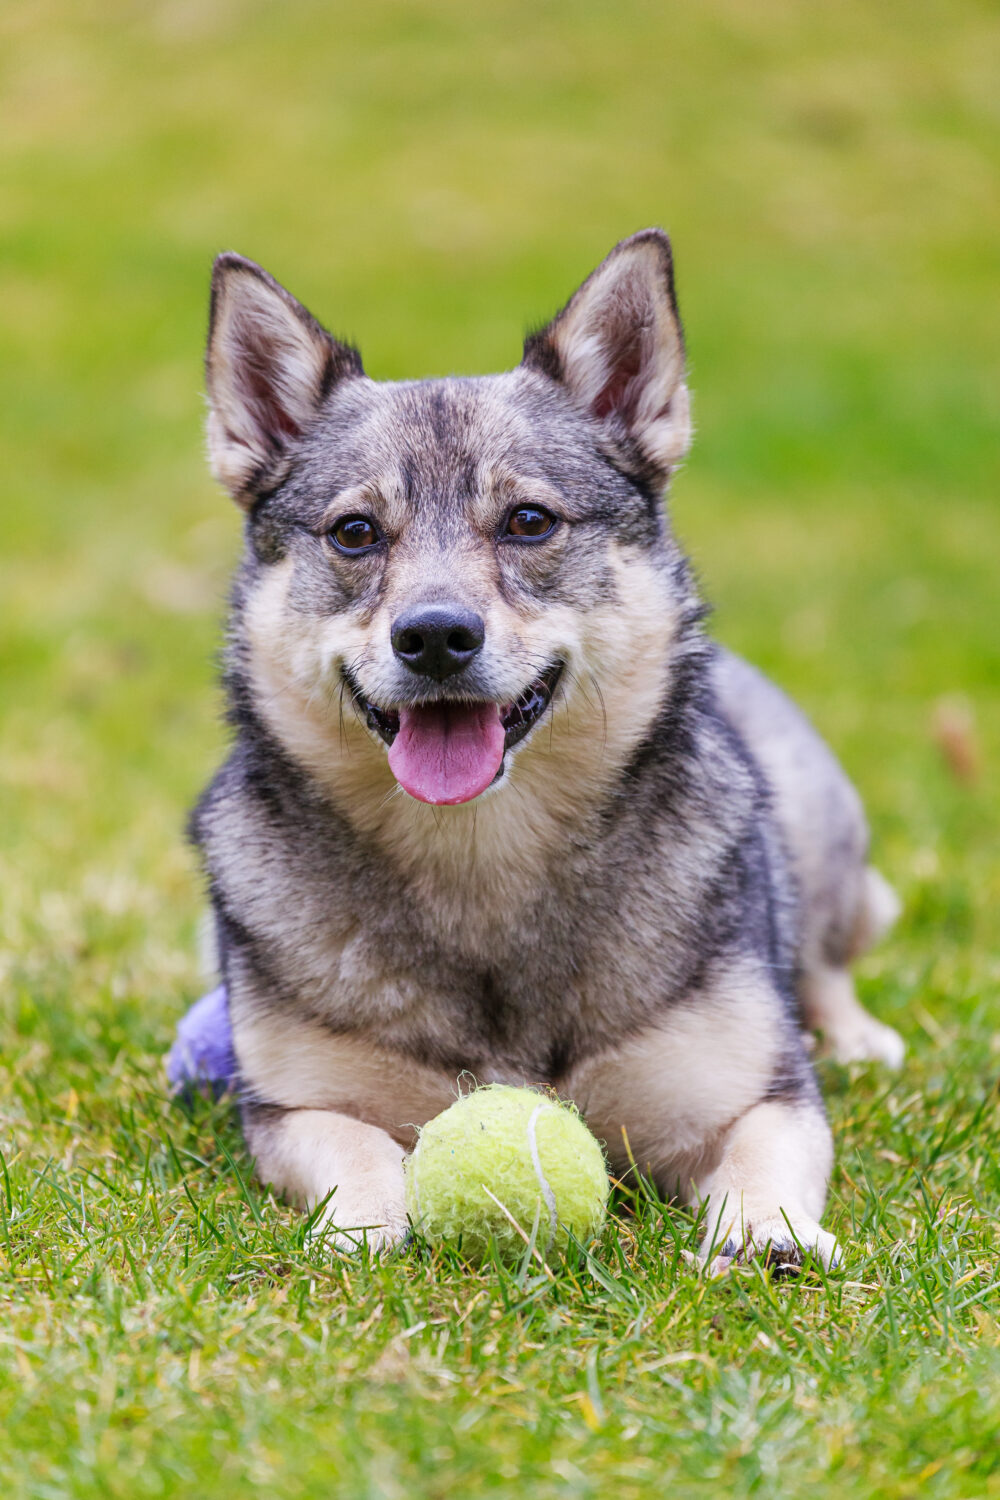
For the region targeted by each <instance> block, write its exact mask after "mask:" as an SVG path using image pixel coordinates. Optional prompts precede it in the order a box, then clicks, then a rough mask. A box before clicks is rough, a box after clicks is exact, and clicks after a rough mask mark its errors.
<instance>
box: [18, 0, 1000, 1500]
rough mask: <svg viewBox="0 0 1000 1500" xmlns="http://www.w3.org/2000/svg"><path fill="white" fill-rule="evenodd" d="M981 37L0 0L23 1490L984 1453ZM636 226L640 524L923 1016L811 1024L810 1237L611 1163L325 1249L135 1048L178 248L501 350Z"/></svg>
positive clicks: (171, 944)
mask: <svg viewBox="0 0 1000 1500" xmlns="http://www.w3.org/2000/svg"><path fill="white" fill-rule="evenodd" d="M998 54H1000V21H998V17H997V13H996V10H995V8H994V7H992V6H989V5H987V4H985V3H977V0H909V3H903V0H888V3H886V4H884V5H880V6H871V5H866V4H862V3H860V0H844V3H843V4H840V5H837V6H825V7H821V6H814V5H808V4H794V3H792V0H756V3H754V4H753V5H750V4H742V3H738V0H707V3H705V4H703V5H680V4H677V3H672V0H668V3H656V4H654V3H643V0H619V3H617V4H614V5H611V4H598V3H596V0H579V3H576V4H573V3H570V0H547V3H544V4H540V3H537V0H536V3H529V0H497V3H495V4H490V5H489V6H474V5H470V4H468V3H461V4H460V3H459V0H439V3H435V4H430V3H428V0H398V3H388V0H372V3H370V4H367V5H353V6H349V5H347V4H342V3H330V0H323V3H319V0H317V3H315V4H309V3H303V0H286V3H285V4H282V5H268V4H264V3H253V0H159V3H151V4H148V5H144V6H135V5H131V4H126V3H125V0H101V3H100V4H98V3H97V0H72V3H71V0H34V3H30V0H29V3H24V4H21V5H19V6H9V7H6V8H5V9H4V10H3V12H2V14H0V134H2V139H3V143H4V146H3V152H2V154H0V451H2V452H3V454H4V461H3V478H2V480H0V484H2V490H0V504H2V514H3V545H2V548H0V601H2V602H0V611H2V615H0V618H2V626H0V683H2V694H0V713H2V716H3V726H2V737H0V985H2V1002H0V1007H2V1008H0V1051H2V1063H0V1149H2V1156H3V1168H2V1171H0V1286H2V1291H0V1432H2V1434H3V1440H2V1442H0V1485H2V1492H3V1494H4V1495H5V1496H6V1495H10V1496H20V1495H26V1496H27V1495H30V1496H32V1497H44V1500H48V1497H63V1496H77V1495H97V1494H100V1495H102V1496H111V1497H122V1500H125V1497H127V1500H141V1497H146V1496H158V1495H174V1494H176V1495H185V1496H187V1495H190V1496H197V1497H209V1496H216V1495H218V1496H228V1495H232V1494H237V1493H255V1494H260V1495H265V1496H269V1497H271V1496H280V1497H297V1496H317V1497H320V1496H322V1497H324V1500H329V1497H338V1496H342V1497H345V1500H361V1497H366V1500H367V1497H379V1500H382V1497H386V1500H395V1497H397V1496H398V1497H404V1496H406V1497H409V1496H413V1495H419V1496H431V1497H436V1496H441V1497H445V1496H447V1497H465V1496H472V1495H480V1494H490V1495H497V1496H510V1497H515V1496H516V1497H520V1496H531V1497H532V1500H548V1497H553V1500H554V1497H560V1500H562V1497H576V1496H606V1495H613V1496H616V1497H620V1500H632V1497H645V1496H650V1497H652V1496H654V1495H655V1496H659V1495H661V1494H664V1493H670V1491H671V1489H672V1490H673V1492H674V1493H676V1494H679V1495H701V1494H705V1495H708V1494H711V1495H717V1494H728V1495H734V1496H743V1495H750V1494H762V1495H770V1494H781V1495H787V1496H799V1495H801V1496H809V1497H811V1500H812V1497H816V1496H831V1497H832V1496H837V1497H840V1496H858V1497H867V1496H872V1495H879V1496H881V1495H887V1496H916V1495H924V1494H926V1495H928V1496H931V1497H939V1496H941V1497H953V1496H969V1497H980V1496H988V1495H1000V1440H998V1435H1000V1289H998V1275H1000V1273H998V1270H997V1263H998V1250H1000V1232H998V1228H997V1209H998V1203H1000V1167H998V1159H997V1146H998V1139H1000V1128H998V1126H1000V1119H998V1116H1000V1094H998V1089H997V1074H998V1064H1000V1006H998V991H1000V958H998V950H997V945H996V932H997V918H996V912H997V909H998V906H1000V859H998V856H997V849H998V835H1000V815H998V810H997V809H998V802H1000V798H998V795H997V791H998V788H997V776H996V766H997V757H998V751H1000V692H998V687H1000V629H998V624H997V621H998V614H997V609H998V606H997V561H996V560H997V557H998V556H1000V506H998V498H997V497H998V492H1000V483H998V481H1000V472H998V467H1000V466H998V462H997V452H998V447H997V439H998V422H997V415H996V411H997V408H996V391H997V389H998V387H1000V299H998V298H997V295H996V288H997V280H998V272H1000V197H998V195H997V192H996V163H997V159H998V149H1000V111H998V109H997V102H996V101H997V93H996V77H997V63H998ZM657 221H660V222H664V223H666V225H667V226H668V227H669V228H670V229H671V231H672V233H673V235H674V238H675V244H676V252H677V260H678V266H679V274H680V289H681V294H682V301H683V309H684V313H685V319H686V323H687V327H688V331H689V341H690V355H691V366H692V375H693V382H694V387H695V392H696V401H697V405H696V416H697V421H698V427H699V437H698V442H697V445H696V447H695V450H694V453H693V455H692V458H691V460H690V462H689V464H688V466H687V468H686V469H685V471H684V472H683V473H682V474H681V475H680V476H679V479H678V482H677V485H676V492H675V501H674V510H675V516H676V520H677V524H678V527H679V529H680V530H681V532H682V534H683V536H684V537H685V539H686V540H687V541H688V542H689V544H690V545H691V547H692V550H693V552H694V555H695V557H696V560H697V563H698V566H699V569H700V571H701V574H702V576H703V578H704V580H705V585H706V588H707V590H708V592H709V594H710V596H711V598H712V599H713V600H714V601H715V602H716V604H717V606H718V613H717V619H716V628H717V630H718V632H719V634H720V635H721V636H722V637H723V638H725V639H726V640H728V641H729V642H731V643H732V644H733V645H735V646H737V647H738V648H739V649H742V650H744V651H745V652H747V654H749V655H750V656H752V657H753V658H754V659H755V660H757V661H758V662H760V663H761V665H763V666H764V667H765V668H767V669H768V670H769V671H771V672H772V673H773V674H774V675H775V676H776V677H777V678H778V680H779V681H781V682H782V683H783V684H784V685H786V686H787V687H788V688H790V689H791V690H792V691H793V692H794V693H795V695H796V696H797V697H798V698H799V699H800V701H802V702H803V703H804V705H805V706H806V707H807V708H808V709H809V711H810V712H811V713H812V715H813V716H814V718H815V719H816V721H817V722H818V723H819V725H820V726H821V727H822V729H823V730H824V732H825V733H826V734H827V735H828V737H829V738H830V740H831V742H832V743H833V744H834V745H835V747H836V748H837V750H838V751H839V752H840V754H841V755H842V757H843V758H844V760H845V762H846V764H847V765H848V766H849V768H850V770H851V773H852V774H853V776H854V777H855V779H856V780H857V782H858V784H859V786H860V787H861V789H862V791H863V793H864V795H865V798H866V800H867V803H868V806H869V809H870V812H871V817H872V822H873V826H874V830H875V836H876V845H877V857H878V861H879V863H880V864H881V865H882V867H883V868H884V869H885V870H886V872H887V873H888V874H889V876H890V877H891V879H892V880H893V881H894V883H895V884H896V885H897V886H898V888H899V889H900V891H901V893H902V894H903V896H904V899H905V902H906V911H905V916H904V918H903V921H902V923H901V924H900V927H899V929H898V931H897V932H896V934H895V935H894V936H893V938H892V939H891V940H890V941H889V942H888V943H887V944H886V945H885V946H884V947H883V948H882V949H881V950H879V951H878V952H877V953H876V954H874V955H872V956H871V957H870V958H868V959H867V960H866V961H865V962H864V963H863V965H862V967H861V974H860V983H861V988H862V990H863V993H864V995H865V998H866V1000H867V1001H868V1002H869V1003H870V1004H871V1005H872V1007H873V1008H874V1009H875V1010H876V1011H877V1012H878V1013H879V1014H880V1015H881V1016H883V1017H884V1018H885V1019H887V1020H889V1021H891V1022H892V1023H893V1024H895V1025H897V1026H898V1027H899V1028H900V1029H901V1030H902V1031H903V1032H904V1034H905V1036H906V1039H907V1042H908V1045H909V1056H908V1061H907V1064H906V1067H905V1069H904V1070H903V1072H902V1073H901V1074H900V1075H899V1076H898V1077H895V1078H889V1077H887V1076H885V1075H884V1074H882V1073H881V1072H880V1071H879V1070H878V1069H875V1068H871V1069H869V1068H856V1069H852V1070H850V1071H849V1072H848V1071H845V1070H841V1069H837V1068H834V1067H829V1066H828V1067H825V1068H824V1069H823V1081H824V1085H825V1088H826V1093H827V1097H828V1099H829V1104H830V1111H831V1116H832V1120H833V1124H834V1129H835V1133H836V1140H837V1149H838V1160H837V1168H836V1171H835V1174H834V1179H833V1184H832V1192H831V1203H830V1208H829V1212H828V1216H827V1222H828V1224H829V1227H830V1228H832V1229H834V1230H836V1231H837V1232H838V1233H839V1234H840V1236H841V1237H842V1238H843V1240H844V1241H845V1243H846V1244H847V1246H848V1250H847V1256H846V1261H845V1265H844V1268H843V1270H842V1271H840V1272H838V1273H835V1274H832V1275H830V1276H828V1277H820V1276H816V1275H810V1276H806V1277H803V1278H801V1279H799V1280H798V1281H794V1282H783V1283H780V1284H776V1285H770V1284H769V1283H768V1282H767V1281H766V1280H765V1279H763V1278H762V1277H761V1276H760V1275H759V1274H758V1273H757V1272H756V1271H754V1270H752V1269H750V1270H744V1271H741V1272H739V1273H738V1274H735V1275H733V1276H731V1277H730V1278H728V1279H726V1280H725V1281H724V1282H722V1283H716V1284H708V1283H706V1282H705V1281H703V1280H701V1279H700V1278H699V1277H698V1275H697V1274H696V1273H695V1272H694V1271H693V1270H692V1269H691V1268H690V1265H689V1263H688V1261H687V1260H686V1258H685V1257H684V1255H682V1254H681V1251H682V1250H683V1249H685V1248H689V1247H690V1244H691V1243H692V1234H693V1228H692V1225H691V1222H690V1220H689V1219H688V1218H687V1217H686V1216H685V1215H683V1214H680V1213H677V1212H675V1211H671V1210H667V1209H664V1208H662V1207H661V1206H660V1205H657V1204H655V1203H652V1202H650V1201H646V1200H642V1201H640V1202H639V1203H638V1204H637V1205H633V1204H630V1203H629V1202H628V1201H622V1202H621V1203H620V1204H619V1207H618V1210H617V1212H616V1217H615V1219H614V1221H613V1222H612V1223H611V1224H610V1226H609V1228H608V1230H607V1233H606V1234H605V1236H604V1239H603V1242H602V1244H601V1245H600V1247H598V1249H597V1251H596V1253H595V1255H594V1257H593V1259H592V1260H590V1261H588V1262H587V1264H586V1265H585V1266H584V1267H582V1268H576V1269H574V1268H572V1267H566V1268H561V1269H557V1270H556V1271H555V1272H554V1273H553V1274H552V1275H551V1276H549V1275H541V1274H539V1273H538V1272H537V1270H535V1271H533V1270H531V1269H530V1268H527V1269H526V1268H521V1269H520V1270H518V1271H516V1272H511V1273H500V1272H498V1271H496V1270H487V1271H484V1272H482V1273H480V1274H472V1273H470V1272H468V1271H465V1270H463V1269H462V1268H461V1267H460V1266H459V1265H458V1264H457V1263H455V1262H454V1261H451V1260H449V1259H448V1258H447V1257H443V1258H438V1259H433V1258H431V1259H428V1258H424V1257H422V1256H421V1255H419V1254H416V1253H411V1254H409V1255H406V1256H404V1257H402V1258H399V1259H395V1260H391V1261H387V1262H386V1263H384V1264H369V1263H368V1262H366V1261H365V1260H364V1259H360V1260H357V1261H347V1260H337V1259H331V1258H329V1257H328V1256H326V1255H324V1254H323V1253H322V1252H321V1251H320V1250H319V1249H318V1248H317V1247H316V1246H315V1245H312V1244H311V1243H310V1242H309V1241H308V1240H307V1238H306V1235H305V1224H304V1222H303V1220H302V1219H301V1218H300V1217H298V1216H297V1215H295V1214H293V1213H292V1212H291V1211H289V1210H287V1209H286V1208H284V1207H282V1206H280V1205H278V1204H275V1203H274V1202H273V1201H271V1200H270V1199H269V1198H267V1196H266V1195H265V1194H263V1193H262V1192H261V1191H260V1190H259V1189H258V1188H257V1187H256V1186H255V1185H254V1184H253V1183H252V1182H248V1181H247V1180H246V1170H247V1167H246V1162H245V1158H244V1156H243V1154H242V1149H241V1146H240V1142H239V1137H238V1133H237V1131H236V1130H235V1128H234V1126H233V1123H232V1121H231V1119H230V1118H229V1116H228V1114H227V1112H226V1111H225V1109H223V1108H215V1109H213V1108H210V1107H209V1106H208V1105H204V1106H200V1107H199V1108H198V1109H197V1110H196V1111H195V1113H194V1115H193V1116H191V1117H188V1116H186V1115H184V1114H183V1113H181V1112H180V1111H179V1110H178V1109H176V1108H174V1107H173V1106H171V1105H170V1104H169V1103H168V1102H167V1101H166V1099H165V1097H164V1086H163V1079H162V1065H161V1058H162V1053H163V1051H164V1049H165V1048H166V1046H167V1045H168V1043H169V1040H170V1036H171V1032H172V1028H173V1025H174V1022H175V1021H176V1019H177V1017H178V1016H179V1014H180V1013H181V1011H182V1010H183V1008H184V1006H185V1005H186V1004H187V1003H188V1002H189V1001H190V1000H191V999H192V998H193V997H194V996H195V995H196V994H197V993H198V991H199V986H200V976H199V974H198V972H197V965H196V960H195V956H194V955H195V936H194V934H195V928H196V923H197V914H198V908H199V901H200V893H199V882H198V878H197V874H196V871H195V869H194V866H193V862H192V859H191V856H190V854H189V853H188V851H187V850H186V848H185V845H184V842H183V838H182V833H181V829H182V823H183V817H184V813H185V809H186V807H187V806H188V804H189V803H190V802H191V800H192V799H193V797H194V796H195V795H196V793H197V790H198V788H199V786H200V784H201V783H202V782H203V781H204V779H205V778H206V776H207V775H208V773H209V771H210V769H211V767H212V766H213V764H214V763H215V761H216V760H217V758H218V755H219V753H220V749H221V746H222V743H223V735H222V730H221V728H220V725H219V722H218V703H217V698H216V695H215V690H214V687H213V684H212V665H211V664H212V656H213V652H214V650H215V647H216V644H217V641H218V621H219V615H220V607H221V600H222V598H223V595H224V589H225V579H226V575H227V572H228V569H229V567H230V565H231V563H232V561H233V559H234V557H235V555H236V551H237V547H238V523H237V518H236V515H235V513H234V512H233V511H232V509H231V508H228V507H227V502H225V500H224V499H223V498H222V497H221V496H219V495H218V494H216V493H215V492H214V491H213V489H212V487H211V485H210V484H209V482H208V480H207V478H206V476H205V474H204V472H203V467H202V458H201V442H202V440H201V421H202V404H201V395H200V352H201V343H202V338H203V332H204V323H205V293H206V283H207V272H208V266H209V261H210V258H211V255H212V254H213V253H214V252H215V251H216V250H217V249H219V248H223V247H225V246H233V247H235V248H237V249H240V250H242V251H244V252H245V253H247V254H250V255H253V256H255V257H256V258H258V259H259V260H261V261H263V262H264V263H265V264H267V265H268V266H269V267H270V268H272V269H273V270H274V271H275V272H276V273H277V274H278V275H279V276H281V277H283V278H284V279H285V280H286V281H287V282H288V283H289V284H290V285H291V287H292V289H293V290H294V291H296V292H297V293H298V294H299V295H300V296H302V297H303V298H304V299H305V300H306V301H307V302H309V303H310V304H311V305H312V306H313V307H314V308H315V310H316V312H317V313H318V314H319V315H320V316H322V317H323V318H324V319H326V320H327V321H328V322H329V323H330V324H331V325H332V326H333V327H334V328H335V329H336V330H338V331H340V332H343V333H346V334H348V335H352V336H355V337H357V338H359V339H360V340H361V342H362V345H363V349H364V352H365V357H366V362H367V366H368V368H369V370H370V372H371V373H373V374H375V375H377V376H386V377H389V376H399V375H417V374H425V373H434V372H441V371H447V370H463V371H464V370H478V369H490V368H498V367H503V366H504V365H508V364H510V363H512V362H514V361H515V360H516V358H517V356H518V345H519V335H520V333H521V331H522V329H523V327H524V326H525V324H526V323H528V322H530V321H532V320H538V319H539V318H540V317H542V316H543V315H545V314H546V313H548V312H550V311H552V310H553V309H554V308H555V307H556V306H557V305H558V303H559V302H560V300H561V299H562V298H564V297H565V295H566V294H567V293H568V292H569V291H570V290H571V289H572V287H573V286H574V285H575V284H576V282H577V281H578V280H579V279H580V278H581V277H582V276H583V275H584V274H585V273H586V272H587V271H588V270H589V269H590V268H591V266H592V265H593V264H594V263H595V262H596V261H597V260H598V259H599V258H600V256H601V255H602V254H603V253H604V252H605V251H606V249H607V248H608V247H609V246H610V245H611V244H612V243H613V242H614V241H615V240H616V239H618V238H619V237H620V236H622V235H623V234H625V233H628V232H630V231H631V230H633V229H635V228H637V227H639V226H641V225H642V224H644V223H647V222H657ZM955 694H958V695H962V697H963V699H964V700H965V707H966V711H967V712H969V713H971V714H972V715H973V717H974V721H975V734H976V736H977V737H978V741H979V751H980V758H981V762H982V772H981V775H980V776H979V778H978V780H973V781H962V780H959V779H956V778H955V776H954V775H953V774H952V773H951V772H950V771H949V769H948V766H947V764H946V762H945V760H944V758H943V756H942V754H941V751H940V749H939V746H938V745H937V743H936V742H935V738H934V736H933V734H932V731H931V724H932V720H933V715H934V712H935V705H937V704H938V702H939V700H940V699H941V698H943V697H946V696H950V695H955Z"/></svg>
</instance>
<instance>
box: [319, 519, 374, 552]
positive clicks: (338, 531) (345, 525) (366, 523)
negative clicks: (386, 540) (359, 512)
mask: <svg viewBox="0 0 1000 1500" xmlns="http://www.w3.org/2000/svg"><path fill="white" fill-rule="evenodd" d="M328 534H329V537H330V540H331V542H332V543H333V545H334V546H335V547H336V549H337V551H338V552H367V551H369V549H370V548H372V547H375V546H377V545H378V543H379V542H380V541H381V537H380V536H379V534H378V530H377V528H376V526H375V523H374V521H370V520H369V519H368V517H367V516H341V518H340V520H339V521H336V522H334V524H333V525H332V526H331V527H330V530H329V533H328Z"/></svg>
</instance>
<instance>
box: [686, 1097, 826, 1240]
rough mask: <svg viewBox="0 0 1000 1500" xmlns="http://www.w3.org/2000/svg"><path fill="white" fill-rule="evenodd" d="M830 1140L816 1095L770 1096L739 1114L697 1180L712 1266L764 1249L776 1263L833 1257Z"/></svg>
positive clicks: (697, 1201)
mask: <svg viewBox="0 0 1000 1500" xmlns="http://www.w3.org/2000/svg"><path fill="white" fill-rule="evenodd" d="M832 1161H833V1141H832V1138H831V1135H830V1127H829V1125H828V1124H827V1122H826V1118H825V1116H824V1114H823V1111H822V1108H821V1106H820V1104H819V1102H818V1101H814V1100H812V1099H808V1098H805V1099H799V1100H794V1101H791V1102H785V1101H783V1100H766V1101H764V1102H763V1103H760V1104H756V1105H754V1106H753V1108H752V1109H749V1110H747V1112H746V1114H744V1115H741V1117H740V1118H739V1119H738V1120H736V1121H735V1122H734V1124H732V1125H731V1126H729V1128H728V1129H727V1130H726V1131H725V1133H724V1135H723V1136H722V1138H721V1140H720V1142H719V1145H718V1149H717V1151H716V1152H715V1153H713V1160H712V1161H711V1163H710V1165H708V1166H707V1167H703V1168H702V1171H701V1173H700V1174H699V1176H698V1178H697V1179H696V1180H695V1182H694V1184H693V1187H694V1193H693V1197H694V1200H695V1202H696V1203H704V1205H705V1235H704V1240H703V1242H702V1250H701V1254H702V1257H703V1259H705V1260H707V1261H709V1262H710V1269H712V1270H719V1269H722V1268H723V1267H724V1266H725V1265H726V1264H727V1263H728V1262H729V1261H730V1260H731V1259H749V1258H750V1257H752V1256H754V1255H767V1257H768V1262H769V1264H770V1265H771V1266H772V1267H773V1268H774V1269H776V1270H780V1269H781V1268H782V1267H788V1266H797V1265H801V1264H802V1262H803V1260H804V1259H805V1257H806V1256H807V1255H808V1254H809V1253H812V1254H814V1255H815V1256H816V1257H817V1259H819V1260H820V1261H822V1263H823V1264H824V1265H825V1266H830V1265H833V1264H835V1263H836V1261H837V1258H838V1248H837V1242H836V1240H835V1239H834V1237H833V1235H832V1234H829V1233H828V1232H827V1231H826V1230H825V1229H823V1228H822V1227H821V1226H820V1222H819V1217H820V1214H821V1213H822V1212H823V1204H824V1201H825V1198H826V1184H827V1179H828V1177H829V1175H830V1166H831V1163H832Z"/></svg>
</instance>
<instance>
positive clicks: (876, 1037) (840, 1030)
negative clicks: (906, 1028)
mask: <svg viewBox="0 0 1000 1500" xmlns="http://www.w3.org/2000/svg"><path fill="white" fill-rule="evenodd" d="M823 1051H824V1052H826V1053H827V1054H828V1056H830V1057H832V1058H835V1059H836V1061H837V1062H839V1063H852V1062H880V1063H885V1065H886V1066H887V1067H889V1068H898V1067H901V1066H902V1062H903V1058H904V1056H905V1055H906V1046H905V1043H904V1042H903V1038H902V1037H901V1036H900V1034H899V1032H898V1031H894V1030H893V1029H892V1027H891V1026H886V1025H884V1024H883V1023H882V1022H881V1021H876V1019H875V1017H874V1016H870V1015H868V1013H867V1011H862V1012H861V1014H860V1015H856V1016H850V1017H849V1018H848V1019H847V1020H846V1021H845V1022H844V1024H843V1025H838V1026H836V1027H831V1028H830V1029H829V1030H828V1031H827V1032H826V1033H825V1035H824V1038H823Z"/></svg>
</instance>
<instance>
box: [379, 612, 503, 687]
mask: <svg viewBox="0 0 1000 1500" xmlns="http://www.w3.org/2000/svg"><path fill="white" fill-rule="evenodd" d="M485 639H486V626H485V625H484V624H483V622H482V620H481V619H480V617H479V616H478V615H474V614H472V612H471V611H470V610H467V609H459V608H458V607H457V605H454V604H425V605H422V606H421V607H420V608H418V609H413V610H410V611H408V612H407V613H406V614H405V615H400V617H399V619H398V620H396V621H394V623H393V627H392V649H393V651H395V653H396V655H397V656H398V657H399V659H400V661H402V662H405V663H406V665H407V666H408V667H409V668H410V671H411V672H419V673H420V675H421V676H422V677H433V678H435V679H436V680H437V681H438V682H443V681H444V679H445V678H446V677H452V676H454V674H455V673H456V672H460V671H461V670H462V668H463V667H464V666H467V665H468V663H469V662H470V661H471V660H472V658H473V657H474V656H475V655H476V653H477V651H481V650H482V648H483V642H484V641H485Z"/></svg>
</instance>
